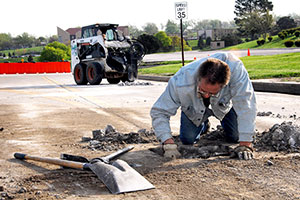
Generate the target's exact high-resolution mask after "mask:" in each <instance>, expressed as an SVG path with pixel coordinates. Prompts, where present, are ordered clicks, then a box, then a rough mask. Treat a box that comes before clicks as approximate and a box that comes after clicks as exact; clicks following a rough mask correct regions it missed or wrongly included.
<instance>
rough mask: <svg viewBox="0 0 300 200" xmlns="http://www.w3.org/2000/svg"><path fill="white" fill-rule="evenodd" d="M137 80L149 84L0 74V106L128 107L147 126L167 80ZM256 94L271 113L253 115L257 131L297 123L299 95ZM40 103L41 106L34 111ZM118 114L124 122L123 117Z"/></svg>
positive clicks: (30, 109)
mask: <svg viewBox="0 0 300 200" xmlns="http://www.w3.org/2000/svg"><path fill="white" fill-rule="evenodd" d="M138 82H147V83H151V84H150V85H138V86H118V85H110V84H108V83H107V82H106V80H105V79H104V80H103V82H102V83H101V84H100V85H93V86H91V85H86V86H77V85H76V84H75V83H74V80H73V77H72V75H71V74H70V73H66V74H34V75H28V74H27V75H26V74H24V75H0V102H1V105H2V106H3V105H7V106H17V107H18V108H19V109H20V110H23V111H22V113H23V114H22V115H20V117H21V118H24V120H26V118H28V117H32V116H36V115H41V114H43V112H44V113H47V112H51V111H52V110H53V109H76V108H85V109H89V110H92V111H96V112H97V113H102V114H105V113H103V110H104V111H105V112H109V110H110V109H117V108H120V109H123V110H124V109H125V110H126V109H130V110H135V114H134V115H135V116H134V117H133V118H134V119H135V120H134V121H135V122H134V124H136V125H139V124H140V126H143V127H145V128H149V127H151V119H150V116H149V112H150V108H151V106H152V105H153V103H154V102H155V101H156V99H157V98H158V97H159V96H160V94H161V93H162V92H163V91H164V89H165V87H166V84H167V83H166V82H157V81H141V80H139V81H138ZM256 97H257V103H258V111H259V112H272V115H271V116H269V117H266V116H262V117H258V118H257V128H258V130H265V129H266V128H270V126H271V125H274V123H281V122H283V121H293V122H295V123H298V124H299V121H300V113H299V109H296V108H299V107H300V100H299V96H297V95H287V94H275V93H264V92H256ZM41 105H43V106H44V109H43V110H42V111H41V110H37V108H38V107H40V106H41ZM0 113H1V111H0ZM24 113H25V114H24ZM1 114H5V113H1ZM179 114H180V112H178V113H177V115H176V116H175V117H173V118H171V127H172V129H173V130H174V131H175V132H176V131H178V129H179ZM119 117H123V118H124V119H125V121H126V116H119ZM213 120H214V119H212V121H213ZM213 123H214V122H213ZM216 123H218V122H216ZM139 128H142V127H139ZM133 129H134V130H136V129H137V128H136V127H133Z"/></svg>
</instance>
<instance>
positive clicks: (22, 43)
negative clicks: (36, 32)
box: [14, 32, 35, 48]
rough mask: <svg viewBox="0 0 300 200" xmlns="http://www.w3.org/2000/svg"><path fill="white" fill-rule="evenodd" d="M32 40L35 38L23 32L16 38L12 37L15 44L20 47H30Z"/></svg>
mask: <svg viewBox="0 0 300 200" xmlns="http://www.w3.org/2000/svg"><path fill="white" fill-rule="evenodd" d="M34 40H35V38H34V37H33V36H31V35H29V34H28V33H25V32H24V33H23V34H22V35H18V36H17V37H16V38H14V42H15V45H16V46H17V47H21V48H28V47H32V45H33V44H34Z"/></svg>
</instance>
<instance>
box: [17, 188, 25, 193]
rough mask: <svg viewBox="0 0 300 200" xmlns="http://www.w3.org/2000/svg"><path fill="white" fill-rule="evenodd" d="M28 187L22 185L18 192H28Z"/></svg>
mask: <svg viewBox="0 0 300 200" xmlns="http://www.w3.org/2000/svg"><path fill="white" fill-rule="evenodd" d="M26 192H27V189H26V187H21V189H20V190H19V191H18V193H26Z"/></svg>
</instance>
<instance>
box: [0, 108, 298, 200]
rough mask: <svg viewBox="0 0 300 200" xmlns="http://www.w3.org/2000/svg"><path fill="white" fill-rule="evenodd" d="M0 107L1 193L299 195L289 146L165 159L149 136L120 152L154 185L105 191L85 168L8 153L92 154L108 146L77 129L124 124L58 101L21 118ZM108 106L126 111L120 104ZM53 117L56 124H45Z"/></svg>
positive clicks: (28, 195) (41, 196)
mask: <svg viewBox="0 0 300 200" xmlns="http://www.w3.org/2000/svg"><path fill="white" fill-rule="evenodd" d="M41 109H42V108H41ZM12 111H15V112H12ZM0 112H1V115H0V121H1V126H2V127H1V128H3V130H2V131H1V132H0V134H1V141H2V142H1V144H2V148H1V153H0V154H1V158H2V159H5V160H7V162H5V161H2V163H1V164H0V165H1V174H0V183H1V184H0V186H1V187H0V189H1V190H2V191H1V195H2V199H153V200H154V199H300V191H299V186H300V179H299V174H300V168H299V165H300V156H299V154H297V153H296V154H295V153H290V154H287V153H286V152H270V151H268V152H264V151H259V152H255V159H254V160H250V161H240V160H236V159H231V158H229V157H228V156H219V157H210V158H208V159H202V158H190V159H185V158H182V159H177V160H173V161H170V160H167V159H165V158H163V157H161V156H159V155H158V154H156V153H154V152H152V151H149V148H157V147H158V143H156V142H154V143H149V144H147V143H145V144H134V146H135V149H134V150H132V151H131V152H128V153H127V154H125V155H123V156H121V158H122V159H123V160H125V161H127V162H128V163H129V164H135V166H137V167H136V168H135V169H136V170H137V171H138V172H140V173H141V174H142V175H143V176H144V177H145V178H146V179H147V180H148V181H150V182H151V183H152V184H153V185H154V186H155V187H156V189H152V190H147V191H139V192H132V193H125V194H119V195H112V194H110V193H109V191H108V190H107V189H106V187H105V185H104V184H103V183H101V181H100V180H99V179H98V178H97V177H96V175H94V174H93V173H92V172H89V171H82V170H73V169H61V168H60V167H57V166H53V165H50V164H45V163H39V162H35V161H26V162H25V161H19V160H15V159H13V152H26V153H27V154H34V155H37V154H40V155H38V156H44V157H56V158H58V157H59V156H60V155H59V154H60V153H70V154H75V155H81V156H85V157H87V158H95V157H98V156H103V155H107V154H108V152H106V151H98V150H93V149H91V148H86V147H87V146H88V143H87V142H81V140H82V137H83V132H84V131H85V130H90V135H89V134H88V133H87V134H86V135H85V136H88V135H89V136H90V137H92V130H94V127H95V124H97V126H98V127H99V128H105V126H106V125H107V124H114V125H115V126H117V127H119V128H118V130H119V131H124V132H128V131H127V130H128V127H127V126H128V125H127V126H126V125H125V126H123V124H122V122H121V121H119V119H116V120H113V121H112V120H111V118H110V119H108V118H107V117H103V116H102V115H99V114H98V113H96V112H92V111H90V110H84V109H82V110H76V111H74V110H68V109H62V110H60V111H56V112H55V113H48V114H43V115H42V116H39V117H38V118H27V120H24V118H20V115H19V114H16V113H20V112H21V113H22V111H20V108H19V107H14V106H11V105H1V107H0ZM113 112H114V113H116V114H118V115H123V114H125V113H126V115H127V116H130V110H128V109H126V110H122V109H115V110H113ZM132 112H134V111H132ZM82 119H85V120H84V121H82ZM53 121H57V122H58V121H59V122H60V124H57V125H56V126H55V127H52V126H51V125H50V124H51V122H53ZM36 124H39V126H36ZM41 124H42V125H41ZM76 124H77V125H79V126H75V125H76ZM146 128H147V129H150V127H146ZM4 141H6V142H4ZM0 199H1V197H0Z"/></svg>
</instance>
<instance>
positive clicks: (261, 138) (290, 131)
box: [254, 122, 300, 152]
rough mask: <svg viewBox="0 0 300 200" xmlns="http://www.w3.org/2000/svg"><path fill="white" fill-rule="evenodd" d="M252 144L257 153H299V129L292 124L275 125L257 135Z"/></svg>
mask: <svg viewBox="0 0 300 200" xmlns="http://www.w3.org/2000/svg"><path fill="white" fill-rule="evenodd" d="M254 144H255V145H254V147H255V148H256V149H257V150H258V151H264V150H268V151H287V152H300V127H299V126H297V125H293V123H292V122H283V123H282V124H281V125H279V124H275V125H273V127H272V128H270V129H269V130H268V131H265V132H263V133H261V134H259V133H258V134H257V135H256V138H255V142H254Z"/></svg>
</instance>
